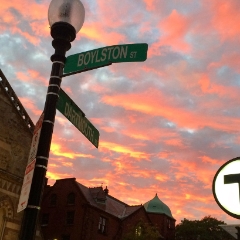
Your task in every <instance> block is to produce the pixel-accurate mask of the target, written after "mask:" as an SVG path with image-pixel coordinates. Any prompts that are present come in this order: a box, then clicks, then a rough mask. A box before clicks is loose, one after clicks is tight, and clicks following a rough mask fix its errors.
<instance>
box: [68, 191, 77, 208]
mask: <svg viewBox="0 0 240 240" xmlns="http://www.w3.org/2000/svg"><path fill="white" fill-rule="evenodd" d="M74 204H75V194H74V193H69V194H68V197H67V205H74Z"/></svg>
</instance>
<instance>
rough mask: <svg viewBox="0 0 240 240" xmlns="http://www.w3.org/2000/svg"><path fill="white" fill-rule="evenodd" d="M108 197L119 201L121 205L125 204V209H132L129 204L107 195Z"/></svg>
mask: <svg viewBox="0 0 240 240" xmlns="http://www.w3.org/2000/svg"><path fill="white" fill-rule="evenodd" d="M107 197H109V198H112V199H113V200H115V201H117V202H119V203H122V204H124V205H125V207H130V206H129V205H128V204H127V203H125V202H123V201H121V200H119V199H117V198H115V197H113V196H111V195H109V194H108V195H107Z"/></svg>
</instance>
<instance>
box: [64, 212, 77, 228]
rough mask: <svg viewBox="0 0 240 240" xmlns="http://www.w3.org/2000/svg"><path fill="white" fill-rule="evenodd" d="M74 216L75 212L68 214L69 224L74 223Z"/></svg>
mask: <svg viewBox="0 0 240 240" xmlns="http://www.w3.org/2000/svg"><path fill="white" fill-rule="evenodd" d="M74 214H75V212H74V211H70V212H67V219H66V223H67V224H69V225H70V224H73V223H74Z"/></svg>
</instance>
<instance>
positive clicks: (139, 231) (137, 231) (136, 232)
mask: <svg viewBox="0 0 240 240" xmlns="http://www.w3.org/2000/svg"><path fill="white" fill-rule="evenodd" d="M135 235H136V237H140V236H141V235H142V227H141V226H138V227H137V228H136V230H135Z"/></svg>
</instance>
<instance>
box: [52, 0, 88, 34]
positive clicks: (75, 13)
mask: <svg viewBox="0 0 240 240" xmlns="http://www.w3.org/2000/svg"><path fill="white" fill-rule="evenodd" d="M84 18H85V9H84V6H83V4H82V3H81V1H80V0H52V1H51V3H50V5H49V9H48V21H49V24H50V26H51V27H52V26H53V25H54V24H55V23H58V22H64V23H68V24H70V25H72V26H73V27H74V29H75V31H76V33H77V32H79V30H80V29H81V27H82V26H83V22H84Z"/></svg>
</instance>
